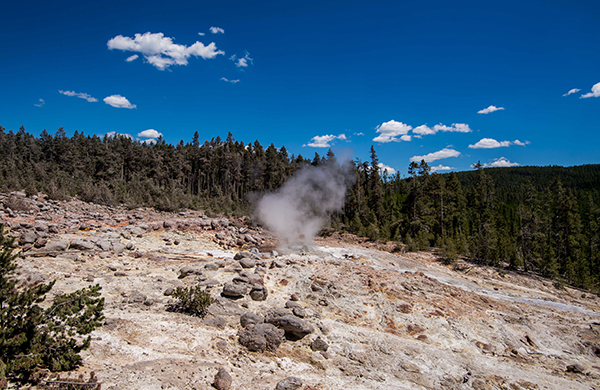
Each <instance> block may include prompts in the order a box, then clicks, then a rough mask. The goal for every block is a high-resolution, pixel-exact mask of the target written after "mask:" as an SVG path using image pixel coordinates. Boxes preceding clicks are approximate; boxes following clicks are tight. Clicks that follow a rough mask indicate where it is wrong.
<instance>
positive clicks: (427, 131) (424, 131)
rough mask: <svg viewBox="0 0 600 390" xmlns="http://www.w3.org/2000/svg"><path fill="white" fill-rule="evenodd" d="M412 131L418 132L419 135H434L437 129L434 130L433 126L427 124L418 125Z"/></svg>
mask: <svg viewBox="0 0 600 390" xmlns="http://www.w3.org/2000/svg"><path fill="white" fill-rule="evenodd" d="M412 132H413V133H414V134H418V135H433V134H435V133H437V131H435V130H433V129H432V128H430V127H429V126H427V125H421V126H417V127H415V128H414V129H413V131H412Z"/></svg>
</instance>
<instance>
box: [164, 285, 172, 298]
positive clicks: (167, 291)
mask: <svg viewBox="0 0 600 390" xmlns="http://www.w3.org/2000/svg"><path fill="white" fill-rule="evenodd" d="M174 292H175V289H174V288H173V287H169V288H167V289H166V290H165V292H163V295H164V296H165V297H169V296H171V295H173V293H174Z"/></svg>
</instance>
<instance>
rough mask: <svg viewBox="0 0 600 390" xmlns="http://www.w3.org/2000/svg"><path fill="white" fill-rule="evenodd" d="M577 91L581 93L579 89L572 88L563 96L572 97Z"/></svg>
mask: <svg viewBox="0 0 600 390" xmlns="http://www.w3.org/2000/svg"><path fill="white" fill-rule="evenodd" d="M579 91H581V89H579V88H573V89H572V90H570V91H569V92H567V93H565V94H564V95H563V96H569V95H572V94H574V93H577V92H579Z"/></svg>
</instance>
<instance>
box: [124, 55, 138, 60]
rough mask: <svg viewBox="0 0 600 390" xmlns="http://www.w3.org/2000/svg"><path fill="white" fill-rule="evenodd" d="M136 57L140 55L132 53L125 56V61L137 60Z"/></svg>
mask: <svg viewBox="0 0 600 390" xmlns="http://www.w3.org/2000/svg"><path fill="white" fill-rule="evenodd" d="M138 58H140V56H138V55H137V54H134V55H132V56H129V57H127V59H126V60H125V61H127V62H131V61H135V60H137V59H138Z"/></svg>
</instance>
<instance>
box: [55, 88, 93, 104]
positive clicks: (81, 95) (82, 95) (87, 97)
mask: <svg viewBox="0 0 600 390" xmlns="http://www.w3.org/2000/svg"><path fill="white" fill-rule="evenodd" d="M58 92H59V93H62V94H63V95H66V96H77V97H78V98H80V99H85V100H87V101H88V102H90V103H95V102H97V101H98V99H96V98H95V97H92V96H90V95H89V94H87V93H82V92H75V91H61V90H58Z"/></svg>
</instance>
